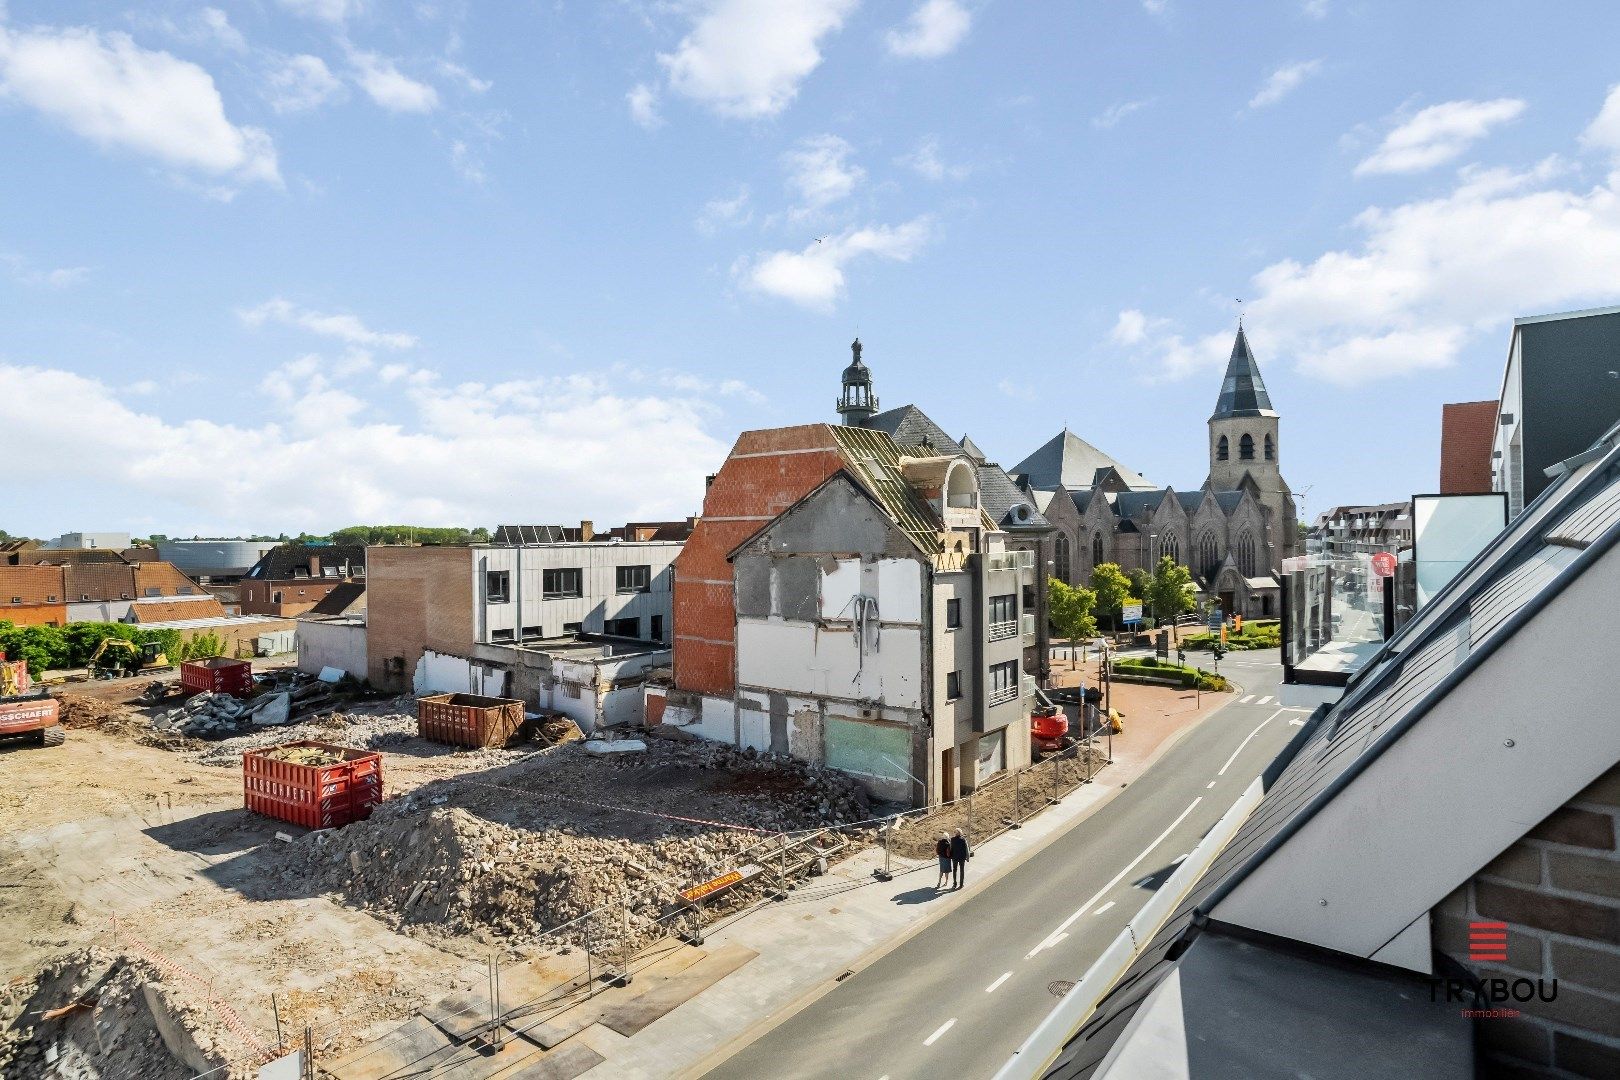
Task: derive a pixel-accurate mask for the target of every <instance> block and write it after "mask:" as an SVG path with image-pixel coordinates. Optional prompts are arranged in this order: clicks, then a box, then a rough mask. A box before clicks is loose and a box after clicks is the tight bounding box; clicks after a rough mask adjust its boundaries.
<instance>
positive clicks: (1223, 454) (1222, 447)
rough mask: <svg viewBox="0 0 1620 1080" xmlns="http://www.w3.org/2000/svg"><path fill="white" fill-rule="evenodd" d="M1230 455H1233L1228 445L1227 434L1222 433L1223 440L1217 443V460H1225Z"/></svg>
mask: <svg viewBox="0 0 1620 1080" xmlns="http://www.w3.org/2000/svg"><path fill="white" fill-rule="evenodd" d="M1229 457H1231V451H1230V449H1229V448H1228V446H1227V443H1226V436H1225V435H1222V436H1221V441H1220V442H1218V443H1216V444H1215V460H1216V461H1225V460H1226V459H1227V458H1229Z"/></svg>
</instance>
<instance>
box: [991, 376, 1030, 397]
mask: <svg viewBox="0 0 1620 1080" xmlns="http://www.w3.org/2000/svg"><path fill="white" fill-rule="evenodd" d="M996 389H997V390H999V391H1001V393H1002V394H1004V395H1005V396H1007V397H1010V398H1012V399H1013V400H1014V401H1037V400H1039V398H1038V396H1037V395H1036V393H1035V391H1034V390H1033V389H1032V388H1031V387H1030V386H1029V385H1028V384H1027V383H1017V382H1013V381H1012V380H1011V379H1002V380H1001V381H1000V382H998V383H996Z"/></svg>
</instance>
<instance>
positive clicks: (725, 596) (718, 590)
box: [674, 424, 844, 696]
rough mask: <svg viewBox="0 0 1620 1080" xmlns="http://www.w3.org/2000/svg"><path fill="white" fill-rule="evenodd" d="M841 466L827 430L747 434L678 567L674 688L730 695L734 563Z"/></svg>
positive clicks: (724, 468)
mask: <svg viewBox="0 0 1620 1080" xmlns="http://www.w3.org/2000/svg"><path fill="white" fill-rule="evenodd" d="M843 465H844V460H843V457H842V455H841V454H840V453H839V450H838V444H837V443H836V442H835V441H834V439H833V435H832V431H831V429H830V428H829V427H828V426H827V425H826V424H805V425H802V426H800V427H789V428H772V429H769V430H765V431H745V432H743V434H742V435H741V436H739V437H738V439H737V444H736V445H735V446H733V447H732V448H731V454H730V455H729V456H728V457H727V458H726V460H725V463H724V464H723V465H721V466H720V471H719V472H718V473H717V474H715V478H714V482H713V483H711V484H710V485H709V490H708V491H707V493H705V495H704V498H703V516H702V517H701V518H699V520H698V523H697V527H696V528H695V529H693V531H692V535H691V537H690V538H689V539H688V540H687V541H686V546H685V547H684V548H683V549H682V550H681V554H680V556H679V557H678V558H677V559H676V560H675V595H674V649H675V685H676V686H678V687H680V688H681V689H683V690H691V691H695V692H698V693H703V694H714V695H721V696H723V695H726V694H730V693H731V690H732V678H733V673H734V669H735V658H734V654H735V647H734V644H733V643H734V641H735V637H736V625H737V616H736V605H735V603H734V601H733V597H732V588H731V563H730V562H728V561H727V560H726V556H728V555H730V554H731V552H732V551H733V550H735V549H736V548H737V546H738V545H740V544H741V543H742V542H743V541H744V540H747V539H748V538H749V537H750V536H753V535H754V534H755V533H757V532H758V531H759V530H760V529H763V528H764V527H765V526H766V525H768V524H769V523H770V521H771V519H772V518H774V517H776V516H777V515H778V514H780V513H781V512H782V511H784V510H786V509H787V508H788V507H790V506H792V505H793V504H794V503H796V502H798V501H799V500H800V499H802V498H803V497H804V496H805V495H807V494H809V493H810V492H811V491H812V490H814V489H815V487H816V485H818V484H820V483H821V482H822V481H823V480H825V479H827V477H829V476H831V475H832V474H833V473H834V472H837V471H838V470H839V469H840V468H842V467H843Z"/></svg>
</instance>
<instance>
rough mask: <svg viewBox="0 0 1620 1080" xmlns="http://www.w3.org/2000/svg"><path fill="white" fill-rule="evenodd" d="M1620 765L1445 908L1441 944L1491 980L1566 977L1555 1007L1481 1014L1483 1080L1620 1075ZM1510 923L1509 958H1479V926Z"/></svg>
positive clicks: (1439, 924) (1439, 909) (1436, 919)
mask: <svg viewBox="0 0 1620 1080" xmlns="http://www.w3.org/2000/svg"><path fill="white" fill-rule="evenodd" d="M1617 825H1620V766H1616V767H1615V768H1612V769H1610V770H1609V771H1608V772H1607V773H1605V774H1604V775H1603V776H1601V777H1599V778H1598V780H1597V781H1596V782H1595V783H1593V784H1592V786H1591V787H1589V788H1587V789H1586V790H1585V791H1582V792H1581V793H1580V794H1578V795H1576V796H1575V798H1573V799H1571V800H1570V801H1569V802H1568V803H1566V804H1565V805H1564V806H1563V807H1561V808H1560V809H1558V810H1556V811H1554V812H1553V813H1552V814H1551V815H1550V816H1549V817H1548V818H1547V819H1546V820H1545V821H1543V822H1542V823H1541V824H1539V825H1537V826H1536V827H1535V828H1534V829H1531V830H1530V831H1529V832H1528V833H1526V834H1525V836H1524V837H1523V838H1521V839H1520V840H1519V841H1518V842H1517V843H1516V844H1514V845H1513V846H1512V847H1510V848H1508V849H1507V850H1506V851H1505V852H1503V853H1502V854H1501V855H1500V856H1498V857H1497V858H1496V859H1495V860H1494V861H1493V862H1491V863H1490V864H1489V865H1487V866H1486V867H1485V868H1484V869H1483V870H1481V871H1480V872H1479V873H1478V874H1476V875H1475V876H1474V877H1473V879H1472V880H1470V881H1469V882H1468V883H1467V884H1465V885H1464V886H1463V887H1462V888H1460V889H1458V890H1457V891H1456V892H1454V893H1452V894H1451V895H1450V896H1448V897H1447V898H1446V899H1445V900H1444V901H1442V902H1441V903H1440V904H1439V905H1437V906H1436V907H1435V909H1434V913H1433V921H1432V928H1433V932H1434V946H1435V949H1436V950H1437V951H1439V952H1441V953H1444V954H1446V955H1447V956H1449V957H1451V958H1452V959H1454V960H1456V961H1457V962H1458V963H1459V964H1461V965H1462V966H1463V967H1465V968H1467V969H1469V970H1470V971H1472V972H1473V973H1474V974H1475V975H1477V976H1479V977H1481V978H1495V977H1502V978H1507V979H1515V978H1530V979H1542V980H1547V981H1549V983H1550V981H1551V980H1553V979H1557V980H1558V994H1557V999H1556V1000H1554V1001H1550V1002H1543V1001H1540V1000H1534V999H1533V1000H1531V1001H1528V1002H1520V1001H1509V1002H1506V1003H1503V1004H1504V1007H1511V1008H1514V1009H1517V1010H1519V1012H1520V1014H1521V1015H1520V1016H1519V1017H1518V1018H1516V1019H1486V1018H1482V1019H1477V1020H1476V1021H1475V1032H1476V1038H1477V1040H1478V1043H1479V1050H1480V1054H1481V1059H1482V1060H1483V1061H1484V1062H1485V1063H1486V1068H1485V1070H1484V1072H1483V1075H1498V1076H1517V1077H1577V1076H1579V1077H1615V1076H1620V848H1617V836H1620V834H1617V829H1616V826H1617ZM1474 920H1488V921H1495V922H1505V923H1507V924H1508V930H1507V940H1508V945H1507V950H1506V951H1507V961H1506V963H1487V964H1480V963H1470V962H1469V959H1468V931H1469V926H1468V924H1469V922H1470V921H1474Z"/></svg>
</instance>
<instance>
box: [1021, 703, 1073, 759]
mask: <svg viewBox="0 0 1620 1080" xmlns="http://www.w3.org/2000/svg"><path fill="white" fill-rule="evenodd" d="M1068 738H1069V718H1068V717H1067V716H1065V715H1064V714H1063V709H1062V708H1060V707H1059V706H1057V705H1055V704H1047V705H1037V706H1036V707H1035V709H1034V711H1033V712H1031V713H1030V714H1029V745H1030V746H1031V747H1032V748H1033V749H1034V751H1035V752H1036V753H1038V754H1056V753H1059V752H1060V751H1062V750H1063V749H1064V747H1065V745H1067V742H1068Z"/></svg>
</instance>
